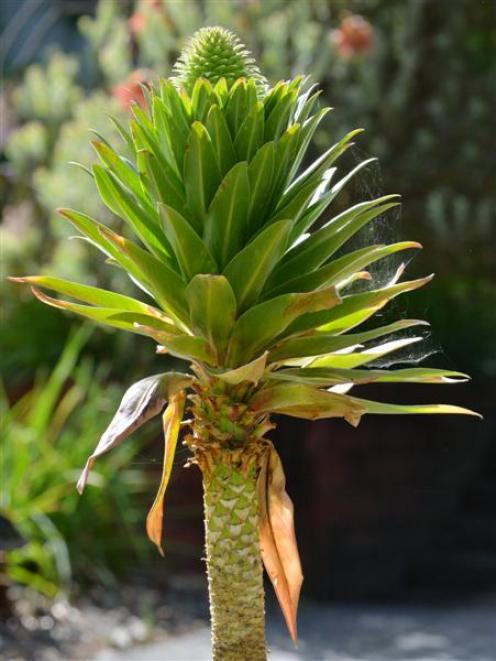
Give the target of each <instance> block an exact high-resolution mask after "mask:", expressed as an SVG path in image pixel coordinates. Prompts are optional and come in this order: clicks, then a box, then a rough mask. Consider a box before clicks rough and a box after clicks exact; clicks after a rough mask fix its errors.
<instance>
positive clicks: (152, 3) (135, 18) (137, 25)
mask: <svg viewBox="0 0 496 661" xmlns="http://www.w3.org/2000/svg"><path fill="white" fill-rule="evenodd" d="M148 8H150V9H152V10H154V11H157V12H161V11H162V9H163V5H162V2H161V0H144V1H143V0H142V1H141V2H139V3H138V5H137V7H136V11H135V12H134V13H133V14H132V15H131V16H130V17H129V21H128V25H129V29H130V30H131V33H132V34H134V35H136V34H139V33H140V32H142V31H143V29H144V27H145V25H146V21H147V18H148V17H147V14H146V9H148Z"/></svg>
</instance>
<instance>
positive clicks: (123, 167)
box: [91, 140, 154, 216]
mask: <svg viewBox="0 0 496 661" xmlns="http://www.w3.org/2000/svg"><path fill="white" fill-rule="evenodd" d="M91 144H92V145H93V147H94V149H95V151H96V152H97V154H98V155H99V157H100V159H101V161H102V163H103V164H104V165H106V166H107V167H108V168H109V169H110V170H111V171H112V172H113V173H114V175H115V176H116V177H117V178H118V179H119V180H120V182H121V183H122V184H124V186H127V188H128V189H129V190H130V191H131V192H132V193H133V195H135V196H136V197H137V198H138V199H139V201H140V203H141V204H142V205H143V207H144V209H145V211H147V212H148V213H150V215H151V216H153V214H154V212H153V206H152V204H151V203H150V199H149V198H148V196H147V195H146V193H145V191H144V190H143V187H142V185H141V181H140V178H139V175H138V173H137V172H136V170H134V169H133V168H132V166H131V165H130V164H129V163H128V162H126V161H124V160H123V159H122V158H121V157H120V156H119V155H118V154H117V153H116V152H115V151H114V150H113V149H112V148H111V147H110V146H109V145H107V144H105V143H104V142H97V141H96V140H94V141H93V142H92V143H91Z"/></svg>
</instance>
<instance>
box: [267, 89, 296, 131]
mask: <svg viewBox="0 0 496 661" xmlns="http://www.w3.org/2000/svg"><path fill="white" fill-rule="evenodd" d="M297 96H298V94H297V92H296V91H295V90H291V91H289V90H287V91H286V93H285V94H281V95H280V96H279V98H278V99H277V102H276V103H275V104H274V105H273V106H272V108H271V110H270V112H269V113H268V115H266V120H265V132H264V141H265V142H269V140H277V139H278V138H279V137H280V136H281V135H282V133H284V131H285V130H286V129H287V128H288V123H289V118H290V115H291V112H292V110H293V108H294V106H295V105H296V99H297ZM266 108H267V106H266Z"/></svg>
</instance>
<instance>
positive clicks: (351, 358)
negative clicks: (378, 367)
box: [310, 337, 423, 369]
mask: <svg viewBox="0 0 496 661" xmlns="http://www.w3.org/2000/svg"><path fill="white" fill-rule="evenodd" d="M422 339H423V338H422V337H405V338H402V339H399V340H392V341H391V342H385V343H384V344H379V345H378V346H376V347H372V348H371V349H366V350H364V351H360V350H358V351H353V352H352V353H345V354H342V353H338V354H334V355H333V354H329V355H327V356H322V358H317V359H316V360H314V361H312V363H311V364H310V365H311V366H312V367H339V368H341V369H352V368H353V367H360V365H366V364H367V363H371V362H373V361H374V360H377V359H378V358H381V357H382V356H386V355H387V354H389V353H391V352H393V351H398V349H403V348H404V347H407V346H410V344H415V343H416V342H420V341H421V340H422ZM398 362H399V361H398Z"/></svg>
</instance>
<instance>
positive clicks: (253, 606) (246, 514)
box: [203, 449, 267, 661]
mask: <svg viewBox="0 0 496 661" xmlns="http://www.w3.org/2000/svg"><path fill="white" fill-rule="evenodd" d="M215 454H216V456H215V458H213V462H212V463H211V464H210V466H209V470H204V469H203V486H204V505H205V533H206V559H207V570H208V585H209V595H210V612H211V619H212V652H213V659H214V661H264V660H265V659H266V658H267V651H266V642H265V604H264V587H263V568H262V561H261V557H260V544H259V533H258V516H259V512H258V498H257V488H256V486H257V473H258V470H257V463H258V462H257V461H256V460H255V461H249V462H246V461H244V460H243V457H242V453H240V452H239V451H231V450H227V449H226V450H224V451H220V452H219V453H215ZM245 459H246V456H245ZM254 459H255V458H254ZM247 464H248V465H247ZM250 464H251V465H250Z"/></svg>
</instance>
